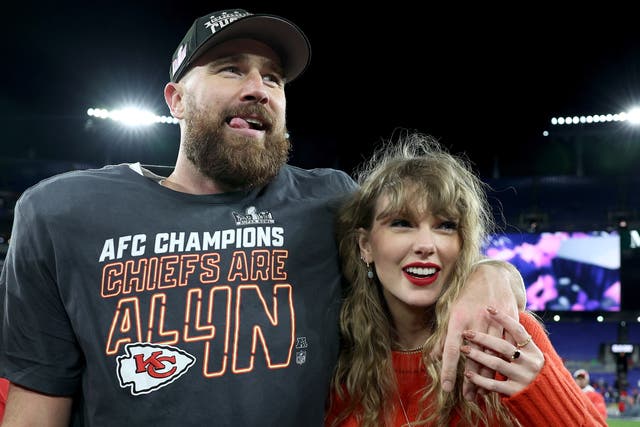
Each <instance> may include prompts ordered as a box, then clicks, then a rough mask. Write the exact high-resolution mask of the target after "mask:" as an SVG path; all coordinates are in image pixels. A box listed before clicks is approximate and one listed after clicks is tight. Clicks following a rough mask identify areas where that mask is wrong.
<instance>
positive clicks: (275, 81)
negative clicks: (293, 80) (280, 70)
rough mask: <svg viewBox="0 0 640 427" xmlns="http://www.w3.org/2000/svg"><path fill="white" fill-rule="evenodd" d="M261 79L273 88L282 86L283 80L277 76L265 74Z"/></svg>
mask: <svg viewBox="0 0 640 427" xmlns="http://www.w3.org/2000/svg"><path fill="white" fill-rule="evenodd" d="M262 79H263V80H264V81H265V82H267V83H270V84H272V85H273V86H282V85H283V84H284V79H283V78H282V77H280V76H278V75H277V74H265V75H264V76H262Z"/></svg>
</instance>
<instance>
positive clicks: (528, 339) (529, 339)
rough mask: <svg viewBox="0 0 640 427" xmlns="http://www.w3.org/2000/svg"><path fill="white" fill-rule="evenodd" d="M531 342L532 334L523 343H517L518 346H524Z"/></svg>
mask: <svg viewBox="0 0 640 427" xmlns="http://www.w3.org/2000/svg"><path fill="white" fill-rule="evenodd" d="M530 342H531V335H529V336H528V337H527V339H526V340H525V341H524V342H523V343H516V348H522V347H524V346H526V345H527V344H529V343H530Z"/></svg>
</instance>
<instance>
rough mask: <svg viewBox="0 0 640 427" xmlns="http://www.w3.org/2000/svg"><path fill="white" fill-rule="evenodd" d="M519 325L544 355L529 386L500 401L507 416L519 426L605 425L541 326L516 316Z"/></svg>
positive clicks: (528, 319)
mask: <svg viewBox="0 0 640 427" xmlns="http://www.w3.org/2000/svg"><path fill="white" fill-rule="evenodd" d="M520 323H522V324H523V326H524V327H525V329H526V330H527V332H528V333H529V334H530V335H531V337H532V340H533V342H534V343H535V344H536V345H537V346H538V348H540V350H541V351H542V353H543V354H544V358H545V364H544V366H543V368H542V370H541V371H540V372H539V373H538V376H536V378H535V379H534V380H533V382H532V383H531V384H529V386H527V387H526V388H524V389H523V390H522V391H520V392H518V393H516V394H514V395H513V396H511V397H508V398H504V399H503V402H504V404H505V405H506V406H507V407H508V408H509V410H510V411H511V413H512V414H513V415H514V416H515V417H516V418H517V419H518V421H520V423H521V424H522V426H523V427H527V426H531V427H534V426H540V425H549V420H553V425H554V426H557V427H563V426H566V427H578V426H581V427H590V426H603V427H604V426H606V425H607V424H606V422H605V421H604V419H603V418H602V416H601V415H600V414H599V413H598V411H597V410H596V408H595V407H594V406H593V404H592V403H591V402H590V401H589V400H588V399H587V398H586V396H585V395H584V393H583V392H582V390H580V388H579V387H578V385H577V384H576V382H575V381H574V379H573V378H572V377H571V373H570V372H569V371H568V370H567V368H566V367H565V366H564V363H563V362H562V359H561V358H560V356H559V355H558V353H557V352H556V351H555V349H554V348H553V345H552V344H551V341H550V340H549V337H548V336H547V332H546V331H545V330H544V328H543V327H542V325H541V324H540V323H539V322H538V321H537V320H536V319H535V318H534V317H533V316H531V315H530V314H527V313H521V314H520Z"/></svg>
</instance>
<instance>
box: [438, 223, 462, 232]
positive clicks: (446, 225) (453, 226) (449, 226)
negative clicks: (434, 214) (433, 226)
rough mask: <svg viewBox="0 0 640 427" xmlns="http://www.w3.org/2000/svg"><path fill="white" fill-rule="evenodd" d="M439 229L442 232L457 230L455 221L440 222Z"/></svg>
mask: <svg viewBox="0 0 640 427" xmlns="http://www.w3.org/2000/svg"><path fill="white" fill-rule="evenodd" d="M440 228H442V229H443V230H457V229H458V223H457V222H455V221H442V223H440Z"/></svg>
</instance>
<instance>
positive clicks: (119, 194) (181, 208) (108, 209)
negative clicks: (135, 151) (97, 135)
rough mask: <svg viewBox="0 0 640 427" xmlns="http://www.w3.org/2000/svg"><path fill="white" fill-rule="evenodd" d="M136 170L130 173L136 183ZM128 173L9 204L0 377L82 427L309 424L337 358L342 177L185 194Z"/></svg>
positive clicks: (0, 292)
mask: <svg viewBox="0 0 640 427" xmlns="http://www.w3.org/2000/svg"><path fill="white" fill-rule="evenodd" d="M146 172H147V171H145V173H146ZM147 175H148V176H142V175H140V174H139V173H136V172H135V171H134V170H132V169H131V168H130V167H129V165H117V166H108V167H105V168H102V169H98V170H87V171H76V172H70V173H66V174H62V175H58V176H55V177H52V178H49V179H47V180H44V181H42V182H41V183H39V184H37V185H35V186H34V187H32V188H30V189H28V190H27V191H26V192H25V193H24V194H23V195H22V197H21V198H20V200H19V202H18V203H17V205H16V209H15V219H14V227H13V232H12V236H11V242H10V247H9V252H8V254H7V258H6V260H5V264H4V268H3V271H2V276H1V279H0V313H1V315H2V329H1V336H0V338H1V340H0V376H4V377H6V378H8V379H10V380H11V381H12V382H14V383H16V384H19V385H22V386H24V387H27V388H30V389H33V390H36V391H39V392H42V393H47V394H51V395H61V396H74V397H75V401H74V402H75V404H74V419H76V420H80V422H79V423H82V424H84V425H86V426H105V425H114V426H116V425H117V426H125V425H152V426H171V427H174V426H178V425H192V426H203V425H216V426H218V425H219V426H227V425H228V426H258V425H260V426H302V425H304V426H314V425H316V426H319V425H322V419H323V413H324V405H325V399H326V397H327V393H328V385H329V380H330V377H331V373H332V369H333V365H334V362H335V360H336V357H337V353H338V328H337V324H338V311H339V304H340V281H341V276H340V272H339V262H338V256H337V250H336V244H335V240H334V227H333V220H334V213H335V209H336V207H337V204H338V202H339V200H340V199H341V197H342V196H344V195H345V194H347V193H349V192H350V191H352V190H353V189H354V188H355V183H354V182H353V180H351V178H349V177H348V176H347V175H346V174H345V173H343V172H340V171H336V170H331V169H316V170H302V169H299V168H296V167H292V166H285V167H283V169H282V170H281V171H280V173H279V174H278V176H277V177H276V178H275V179H274V180H273V182H272V183H270V184H269V185H267V186H266V187H263V188H260V189H255V190H252V191H249V192H234V193H225V194H219V195H204V196H196V195H190V194H185V193H179V192H175V191H172V190H169V189H167V188H165V187H162V186H160V185H158V183H157V180H158V179H159V178H158V177H154V176H150V175H152V174H148V173H147Z"/></svg>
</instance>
